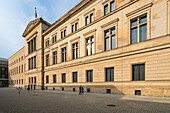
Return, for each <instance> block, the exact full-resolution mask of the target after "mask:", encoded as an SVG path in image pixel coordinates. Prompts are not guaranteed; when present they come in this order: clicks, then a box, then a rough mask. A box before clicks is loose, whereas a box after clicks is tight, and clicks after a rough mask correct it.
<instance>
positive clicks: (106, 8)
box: [104, 5, 108, 15]
mask: <svg viewBox="0 0 170 113" xmlns="http://www.w3.org/2000/svg"><path fill="white" fill-rule="evenodd" d="M107 14H108V5H106V6H104V15H107Z"/></svg>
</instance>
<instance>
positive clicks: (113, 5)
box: [110, 1, 115, 12]
mask: <svg viewBox="0 0 170 113" xmlns="http://www.w3.org/2000/svg"><path fill="white" fill-rule="evenodd" d="M114 10H115V1H112V2H111V3H110V12H112V11H114Z"/></svg>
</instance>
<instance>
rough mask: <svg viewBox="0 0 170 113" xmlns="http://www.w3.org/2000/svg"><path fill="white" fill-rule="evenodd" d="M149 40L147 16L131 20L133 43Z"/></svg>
mask: <svg viewBox="0 0 170 113" xmlns="http://www.w3.org/2000/svg"><path fill="white" fill-rule="evenodd" d="M145 40H147V16H146V15H144V16H141V17H138V18H135V19H132V20H131V44H135V43H138V42H143V41H145Z"/></svg>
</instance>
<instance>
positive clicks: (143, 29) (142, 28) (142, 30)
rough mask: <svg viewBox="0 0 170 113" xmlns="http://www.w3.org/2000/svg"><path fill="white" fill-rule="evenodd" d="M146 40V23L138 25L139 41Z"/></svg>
mask: <svg viewBox="0 0 170 113" xmlns="http://www.w3.org/2000/svg"><path fill="white" fill-rule="evenodd" d="M145 40H147V24H144V25H142V26H140V42H142V41H145Z"/></svg>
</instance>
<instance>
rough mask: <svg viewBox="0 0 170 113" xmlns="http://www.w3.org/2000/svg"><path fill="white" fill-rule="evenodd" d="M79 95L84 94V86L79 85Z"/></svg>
mask: <svg viewBox="0 0 170 113" xmlns="http://www.w3.org/2000/svg"><path fill="white" fill-rule="evenodd" d="M79 95H82V86H81V85H80V87H79Z"/></svg>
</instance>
